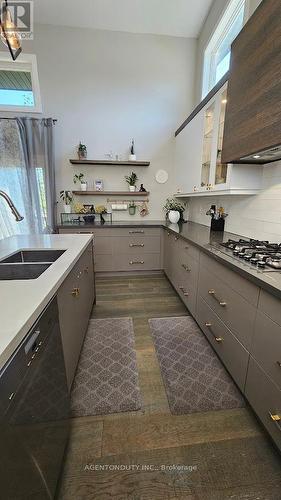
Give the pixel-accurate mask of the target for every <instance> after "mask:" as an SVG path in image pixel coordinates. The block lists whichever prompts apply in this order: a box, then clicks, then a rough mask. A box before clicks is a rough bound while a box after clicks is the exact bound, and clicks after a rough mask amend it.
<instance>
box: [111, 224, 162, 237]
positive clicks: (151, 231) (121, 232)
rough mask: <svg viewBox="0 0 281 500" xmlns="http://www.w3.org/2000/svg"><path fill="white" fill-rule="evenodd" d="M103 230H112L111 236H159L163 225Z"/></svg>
mask: <svg viewBox="0 0 281 500" xmlns="http://www.w3.org/2000/svg"><path fill="white" fill-rule="evenodd" d="M102 231H110V235H111V236H159V238H160V234H161V227H130V226H129V227H120V228H117V227H116V228H108V229H102Z"/></svg>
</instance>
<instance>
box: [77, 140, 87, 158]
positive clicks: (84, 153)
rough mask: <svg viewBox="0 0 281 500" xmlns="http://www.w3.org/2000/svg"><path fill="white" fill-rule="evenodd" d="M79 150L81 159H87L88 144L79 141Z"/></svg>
mask: <svg viewBox="0 0 281 500" xmlns="http://www.w3.org/2000/svg"><path fill="white" fill-rule="evenodd" d="M77 152H78V158H79V160H86V158H87V146H86V145H85V144H82V142H81V141H80V142H79V146H78V149H77Z"/></svg>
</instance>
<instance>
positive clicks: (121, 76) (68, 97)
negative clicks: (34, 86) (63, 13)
mask: <svg viewBox="0 0 281 500" xmlns="http://www.w3.org/2000/svg"><path fill="white" fill-rule="evenodd" d="M24 48H25V51H26V52H30V53H35V54H36V55H37V62H38V71H39V80H40V86H41V93H42V101H43V111H44V113H43V114H44V116H52V117H54V118H57V119H58V123H57V125H56V164H57V191H58V192H59V190H60V189H73V188H74V185H73V182H72V178H73V174H74V173H75V172H76V173H77V172H78V173H79V172H80V171H81V172H83V173H84V174H85V176H86V178H87V180H88V182H89V185H90V187H92V188H93V182H94V179H96V178H102V179H103V180H104V186H105V189H106V190H125V189H127V186H126V184H125V181H124V175H126V174H128V173H129V169H128V168H127V167H93V166H92V167H91V166H89V167H86V168H80V167H77V168H73V167H72V166H71V165H70V164H69V162H68V159H69V158H73V157H76V153H75V148H76V145H77V144H78V142H79V141H80V140H81V141H83V142H84V143H86V145H87V147H88V158H93V159H96V158H100V159H105V156H104V155H105V153H108V152H109V151H110V150H112V151H113V152H114V154H115V153H116V154H121V155H122V156H123V158H124V159H125V158H126V159H127V155H128V146H129V143H130V140H131V138H132V137H134V138H135V141H136V151H137V156H138V159H145V160H151V166H150V167H149V168H137V169H136V172H137V174H138V176H139V179H140V181H141V182H142V183H143V184H144V186H145V187H146V189H147V190H149V191H150V192H151V195H150V203H149V209H150V215H149V217H150V218H151V219H159V218H161V219H162V218H163V212H162V206H163V203H164V201H165V199H166V197H167V196H168V195H170V194H171V193H173V192H174V190H175V187H174V176H173V151H174V148H173V144H174V137H173V136H174V132H175V130H176V128H177V127H178V126H179V125H180V123H181V122H182V121H183V120H184V119H185V118H186V116H187V115H188V114H189V113H190V111H191V109H192V105H193V95H194V87H193V86H194V78H193V76H194V67H195V56H196V40H195V39H184V38H173V37H167V36H154V35H134V34H128V33H120V32H110V31H99V30H87V29H73V28H66V27H51V26H47V25H38V26H36V29H35V38H34V42H27V43H26V44H25V47H24ZM159 168H164V169H166V170H167V171H168V172H169V176H170V179H169V182H168V183H167V184H165V185H159V184H157V183H156V181H155V179H154V175H155V172H156V171H157V170H158V169H159ZM83 200H84V203H89V202H93V201H96V202H98V203H104V202H105V201H106V199H103V198H98V199H96V200H94V199H91V198H90V197H87V198H86V197H85V198H83ZM114 217H115V220H117V219H120V218H123V219H128V218H129V217H130V216H129V215H128V213H127V212H118V213H115V216H114ZM137 218H140V217H139V214H137V215H136V216H135V219H137Z"/></svg>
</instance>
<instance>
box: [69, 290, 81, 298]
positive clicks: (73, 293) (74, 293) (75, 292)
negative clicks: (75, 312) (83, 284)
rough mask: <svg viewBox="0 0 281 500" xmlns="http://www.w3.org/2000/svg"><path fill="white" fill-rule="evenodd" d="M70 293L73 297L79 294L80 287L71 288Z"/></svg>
mask: <svg viewBox="0 0 281 500" xmlns="http://www.w3.org/2000/svg"><path fill="white" fill-rule="evenodd" d="M71 295H73V297H78V296H79V295H80V288H73V290H72V292H71Z"/></svg>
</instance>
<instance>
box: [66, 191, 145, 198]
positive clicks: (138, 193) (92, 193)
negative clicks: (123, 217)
mask: <svg viewBox="0 0 281 500" xmlns="http://www.w3.org/2000/svg"><path fill="white" fill-rule="evenodd" d="M72 193H73V194H75V195H76V196H126V197H127V196H142V197H143V196H147V195H149V191H135V192H132V191H72Z"/></svg>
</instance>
